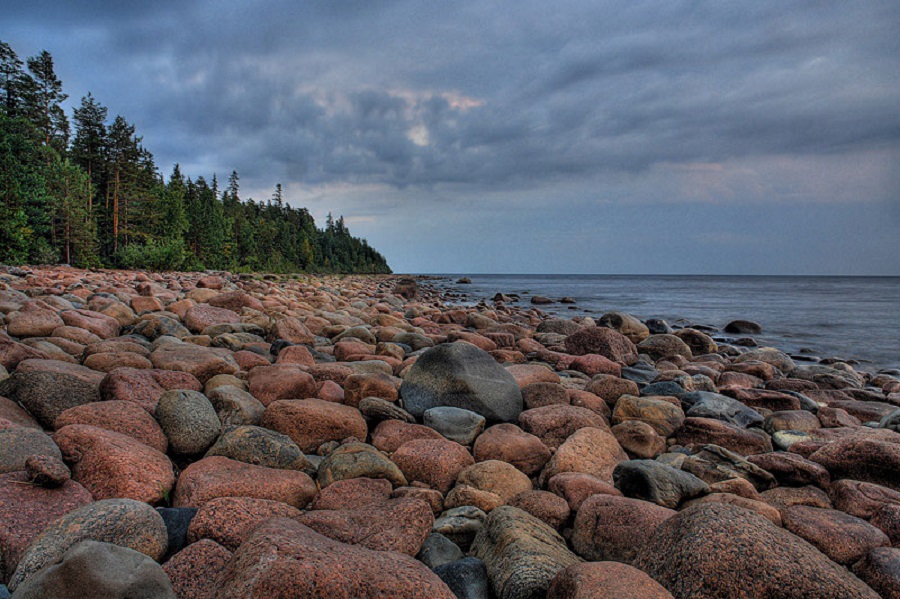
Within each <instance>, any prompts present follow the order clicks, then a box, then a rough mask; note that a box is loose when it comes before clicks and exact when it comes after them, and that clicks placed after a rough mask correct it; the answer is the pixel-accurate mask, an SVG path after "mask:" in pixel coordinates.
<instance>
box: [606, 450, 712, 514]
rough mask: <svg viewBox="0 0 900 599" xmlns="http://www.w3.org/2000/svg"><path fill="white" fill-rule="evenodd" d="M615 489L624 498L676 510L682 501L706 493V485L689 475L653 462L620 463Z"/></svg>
mask: <svg viewBox="0 0 900 599" xmlns="http://www.w3.org/2000/svg"><path fill="white" fill-rule="evenodd" d="M613 481H614V482H615V485H616V488H617V489H618V490H619V491H621V492H622V494H623V495H624V496H625V497H632V498H635V499H642V500H644V501H649V502H652V503H655V504H657V505H661V506H663V507H667V508H670V509H675V508H676V507H678V505H679V504H681V503H682V502H683V501H686V500H688V499H692V498H694V497H697V496H700V495H705V494H706V493H709V485H707V484H706V483H705V482H703V481H702V480H700V479H699V478H697V477H696V476H694V475H693V474H691V473H689V472H684V471H682V470H676V469H675V468H672V467H671V466H666V465H665V464H662V463H660V462H657V461H656V460H629V461H626V462H620V463H619V464H618V465H617V466H616V469H615V470H614V471H613Z"/></svg>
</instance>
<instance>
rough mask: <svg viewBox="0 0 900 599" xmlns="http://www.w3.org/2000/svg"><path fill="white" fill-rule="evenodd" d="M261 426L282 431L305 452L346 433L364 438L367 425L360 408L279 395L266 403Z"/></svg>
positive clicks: (338, 439) (343, 437) (341, 439)
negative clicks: (280, 398) (279, 398)
mask: <svg viewBox="0 0 900 599" xmlns="http://www.w3.org/2000/svg"><path fill="white" fill-rule="evenodd" d="M260 424H261V426H263V427H265V428H269V429H272V430H275V431H278V432H279V433H283V434H285V435H287V436H288V437H290V438H291V439H293V440H294V443H296V444H297V445H298V446H299V447H300V449H301V450H302V451H303V452H304V453H312V452H314V451H315V450H316V449H318V447H319V446H320V445H322V444H323V443H327V442H329V441H343V440H344V439H347V438H349V437H356V438H357V439H365V438H366V437H367V436H368V432H369V429H368V427H367V426H366V421H365V420H364V419H363V417H362V414H360V413H359V410H357V409H356V408H352V407H350V406H344V405H341V404H335V403H332V402H330V401H323V400H321V399H282V400H278V401H275V402H272V403H271V404H269V405H268V406H267V407H266V411H265V413H264V414H263V418H262V421H261V423H260Z"/></svg>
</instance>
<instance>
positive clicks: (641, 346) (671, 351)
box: [637, 335, 693, 360]
mask: <svg viewBox="0 0 900 599" xmlns="http://www.w3.org/2000/svg"><path fill="white" fill-rule="evenodd" d="M637 350H638V352H640V353H642V354H647V355H648V356H650V357H651V358H653V359H654V360H667V359H670V358H672V357H674V356H681V357H683V358H687V359H688V360H690V359H691V358H692V357H693V354H692V353H691V348H690V346H688V344H687V343H685V342H684V341H682V340H681V339H680V338H678V337H676V336H675V335H650V336H649V337H647V338H646V339H644V340H643V341H641V342H640V343H638V344H637Z"/></svg>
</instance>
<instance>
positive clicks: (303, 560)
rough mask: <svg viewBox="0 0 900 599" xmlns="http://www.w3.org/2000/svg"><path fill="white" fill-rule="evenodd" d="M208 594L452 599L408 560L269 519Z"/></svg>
mask: <svg viewBox="0 0 900 599" xmlns="http://www.w3.org/2000/svg"><path fill="white" fill-rule="evenodd" d="M211 596H215V597H219V598H222V599H232V598H234V599H238V598H240V599H244V598H246V597H267V598H271V599H288V598H294V597H303V598H308V599H327V598H329V597H354V598H358V599H376V598H379V597H392V598H396V599H418V598H419V597H429V598H431V599H454V595H453V593H452V592H451V591H450V590H449V589H448V588H447V586H446V585H445V584H444V583H443V582H441V580H440V578H438V577H437V576H436V575H435V574H433V573H432V572H431V570H429V569H428V568H427V567H425V566H424V565H423V564H421V563H419V562H416V561H414V560H412V559H410V558H409V557H407V556H404V555H402V554H398V553H393V552H389V551H372V550H370V549H366V548H364V547H360V546H358V545H356V546H354V545H348V544H346V543H340V542H338V541H333V540H331V539H329V538H327V537H325V536H323V535H321V534H319V533H317V532H315V531H314V530H312V529H311V528H308V527H306V526H304V525H303V524H300V523H299V522H295V521H293V520H288V519H284V518H275V519H272V520H268V521H266V522H265V523H263V524H261V525H260V526H259V527H257V528H256V529H255V530H254V531H253V533H252V534H251V535H250V536H249V537H248V538H247V539H246V540H245V541H244V543H242V544H241V546H240V548H238V550H237V551H236V552H235V554H234V557H233V558H232V559H231V561H230V562H228V565H227V566H226V568H225V571H224V572H223V574H222V575H221V576H220V577H219V578H218V580H217V584H216V585H215V590H214V592H213V593H212V595H211Z"/></svg>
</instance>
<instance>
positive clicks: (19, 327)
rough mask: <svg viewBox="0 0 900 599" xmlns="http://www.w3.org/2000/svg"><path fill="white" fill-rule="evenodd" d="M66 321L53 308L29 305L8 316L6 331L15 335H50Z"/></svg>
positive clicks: (22, 336) (20, 336)
mask: <svg viewBox="0 0 900 599" xmlns="http://www.w3.org/2000/svg"><path fill="white" fill-rule="evenodd" d="M65 324H66V323H65V322H63V319H62V318H60V316H59V314H57V313H56V312H54V311H53V310H48V309H42V308H39V307H37V306H34V307H30V306H27V307H25V308H24V309H22V310H20V311H18V312H13V313H11V314H9V315H8V316H7V324H6V331H7V333H9V334H10V335H12V336H13V337H19V338H20V339H21V338H24V337H49V336H50V335H52V334H53V331H55V330H56V329H57V328H59V327H61V326H64V325H65Z"/></svg>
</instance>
